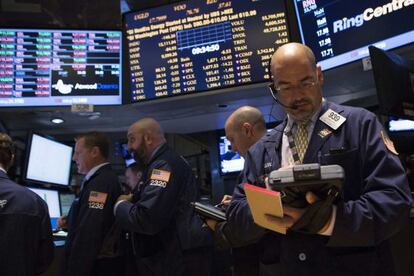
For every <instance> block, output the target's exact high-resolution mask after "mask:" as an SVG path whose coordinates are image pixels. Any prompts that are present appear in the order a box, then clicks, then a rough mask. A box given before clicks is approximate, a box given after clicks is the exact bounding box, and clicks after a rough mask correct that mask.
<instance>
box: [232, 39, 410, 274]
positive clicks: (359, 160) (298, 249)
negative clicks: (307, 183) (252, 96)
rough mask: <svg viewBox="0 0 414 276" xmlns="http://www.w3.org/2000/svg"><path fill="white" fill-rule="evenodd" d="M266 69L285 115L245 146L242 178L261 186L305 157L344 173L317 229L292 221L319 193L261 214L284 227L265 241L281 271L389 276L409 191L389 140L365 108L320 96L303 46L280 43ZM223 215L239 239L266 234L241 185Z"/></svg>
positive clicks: (316, 69)
mask: <svg viewBox="0 0 414 276" xmlns="http://www.w3.org/2000/svg"><path fill="white" fill-rule="evenodd" d="M271 73H272V76H273V83H272V84H271V85H270V88H271V92H272V96H273V97H274V99H275V100H276V101H278V102H279V103H280V105H281V106H282V107H283V109H284V110H285V111H286V113H287V118H286V119H285V121H284V122H283V123H282V124H280V125H279V126H277V127H276V128H275V129H274V130H273V132H272V133H271V134H270V135H268V136H266V137H264V138H262V139H261V140H260V141H259V142H258V143H256V144H255V145H253V146H252V147H251V148H250V149H249V151H248V153H247V155H246V162H245V167H244V171H243V175H244V180H243V182H244V183H251V184H254V185H257V186H263V187H264V186H265V184H264V183H263V181H260V179H263V178H265V177H266V176H268V175H269V173H270V172H271V171H273V170H277V169H279V168H282V167H289V166H292V165H295V164H306V163H320V164H321V165H328V164H337V165H340V166H342V167H343V168H344V171H345V175H346V178H345V180H344V183H343V186H342V191H341V192H342V196H341V197H340V198H339V199H338V200H337V201H336V202H335V204H333V205H332V204H331V205H328V209H327V210H328V212H327V214H328V216H327V217H326V219H324V220H323V221H321V220H320V218H319V221H318V225H319V227H317V229H316V230H315V227H313V228H312V227H309V228H307V227H304V226H303V227H302V228H298V227H297V226H298V224H296V223H297V222H298V221H301V219H302V217H305V215H306V212H307V211H308V210H310V209H311V208H312V206H314V205H313V204H314V203H317V202H319V201H320V200H322V199H320V198H318V197H317V196H315V194H314V193H311V192H308V193H306V195H305V198H306V201H307V206H306V207H305V208H295V207H292V206H289V205H288V204H285V203H284V204H283V210H284V216H283V217H282V218H278V217H274V216H271V215H268V216H267V218H268V219H269V221H271V222H272V223H274V224H277V225H278V226H281V227H286V228H287V229H288V230H287V234H286V235H281V234H278V233H276V232H274V233H273V234H272V239H270V240H266V244H265V245H266V246H267V248H269V250H273V251H274V252H278V253H279V254H280V268H281V274H282V275H394V274H395V272H394V268H393V263H392V254H391V251H390V245H389V239H390V237H392V236H393V235H394V234H395V233H396V232H397V231H398V230H399V229H401V227H402V226H403V224H404V223H405V222H406V220H407V218H408V213H409V209H410V206H411V204H412V198H411V195H410V192H409V187H408V182H407V179H406V176H405V174H404V169H403V167H402V166H401V163H400V161H399V159H398V153H397V152H396V151H395V149H394V146H393V144H392V142H391V140H389V138H388V136H387V135H386V133H385V131H384V130H383V128H382V126H381V124H380V123H379V121H378V120H377V118H376V117H375V115H374V114H372V113H371V112H369V111H367V110H364V109H362V108H353V107H346V106H341V105H337V104H334V103H331V102H328V101H326V100H324V99H323V98H322V84H323V75H322V71H321V68H320V66H319V65H317V64H316V62H315V57H314V55H313V53H312V51H311V50H310V49H309V48H308V47H307V46H304V45H302V44H298V43H289V44H286V45H283V46H281V47H280V48H278V50H277V51H276V52H275V53H274V54H273V56H272V59H271ZM227 215H228V225H229V227H230V228H231V230H232V232H233V235H235V236H237V237H238V238H239V239H244V240H254V239H257V238H261V237H264V236H265V234H269V231H268V230H265V229H263V228H260V227H258V226H257V225H255V224H254V222H253V219H252V216H251V213H250V210H249V206H248V204H247V202H246V197H245V193H244V190H243V184H241V185H240V186H238V187H237V188H236V190H235V192H234V194H233V200H232V201H231V203H230V206H229V208H228V211H227ZM316 220H318V218H316ZM313 226H314V225H313ZM310 229H313V230H310ZM266 236H269V235H266ZM275 255H276V256H277V255H278V254H275Z"/></svg>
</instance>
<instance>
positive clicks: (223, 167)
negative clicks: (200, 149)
mask: <svg viewBox="0 0 414 276" xmlns="http://www.w3.org/2000/svg"><path fill="white" fill-rule="evenodd" d="M271 131H272V128H268V129H267V133H269V132H271ZM218 148H219V158H220V173H221V174H222V175H225V174H231V173H236V172H241V171H242V170H243V168H244V158H243V157H241V156H240V154H238V153H237V152H234V151H232V150H231V143H230V141H229V140H228V139H227V138H226V136H225V135H221V136H220V137H219V142H218Z"/></svg>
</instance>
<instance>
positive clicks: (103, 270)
mask: <svg viewBox="0 0 414 276" xmlns="http://www.w3.org/2000/svg"><path fill="white" fill-rule="evenodd" d="M108 153H109V140H108V138H107V136H106V135H105V134H103V133H100V132H89V133H86V134H83V135H80V136H78V137H77V138H76V144H75V150H74V154H73V161H75V162H76V165H77V166H78V172H79V173H81V174H85V175H86V176H85V179H84V182H83V183H82V186H81V192H80V196H79V200H78V201H77V202H76V201H74V203H73V204H72V206H71V210H70V216H71V219H70V220H68V224H69V225H68V237H67V239H66V245H65V256H66V260H65V265H64V267H63V270H64V275H67V276H69V275H73V276H83V275H84V276H87V275H100V276H102V275H115V274H117V273H119V272H120V271H121V268H122V260H121V257H120V252H119V251H117V249H116V248H108V246H109V247H112V246H115V245H116V244H117V243H116V242H117V241H118V240H119V242H120V238H121V236H120V235H121V233H120V232H119V239H118V237H114V236H112V234H114V233H113V232H112V231H113V230H114V229H115V228H116V227H115V218H114V216H113V213H112V208H113V205H114V203H115V200H116V199H117V198H118V196H119V195H120V194H121V188H120V184H119V182H118V177H117V175H116V174H115V172H114V171H113V170H112V169H111V166H110V165H109V163H108V161H107V159H108ZM115 235H116V233H115ZM114 242H115V244H114Z"/></svg>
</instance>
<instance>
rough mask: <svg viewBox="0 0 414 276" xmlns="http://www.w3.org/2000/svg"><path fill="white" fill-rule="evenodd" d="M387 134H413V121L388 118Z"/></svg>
mask: <svg viewBox="0 0 414 276" xmlns="http://www.w3.org/2000/svg"><path fill="white" fill-rule="evenodd" d="M388 131H389V132H393V133H395V132H414V121H413V120H406V119H401V118H397V117H393V116H390V117H389V118H388Z"/></svg>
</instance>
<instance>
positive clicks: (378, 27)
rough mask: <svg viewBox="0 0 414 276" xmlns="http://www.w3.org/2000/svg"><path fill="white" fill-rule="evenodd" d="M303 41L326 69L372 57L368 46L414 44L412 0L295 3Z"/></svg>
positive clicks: (303, 0) (296, 0)
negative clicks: (369, 55) (369, 54)
mask: <svg viewBox="0 0 414 276" xmlns="http://www.w3.org/2000/svg"><path fill="white" fill-rule="evenodd" d="M293 2H294V6H295V10H296V16H297V19H298V25H299V29H300V33H301V38H302V42H303V43H304V44H306V45H308V46H309V47H310V48H311V49H312V50H313V52H314V53H315V56H316V60H317V62H318V63H319V64H320V65H321V67H322V69H323V70H326V69H330V68H333V67H336V66H339V65H342V64H345V63H349V62H352V61H355V60H358V59H361V58H364V57H367V56H368V46H369V45H375V46H377V47H379V48H382V49H392V48H395V47H399V46H402V45H405V44H409V43H412V42H414V20H413V14H414V5H413V2H412V1H408V0H406V1H404V0H402V1H391V0H376V1H366V0H362V1H349V0H293Z"/></svg>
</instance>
